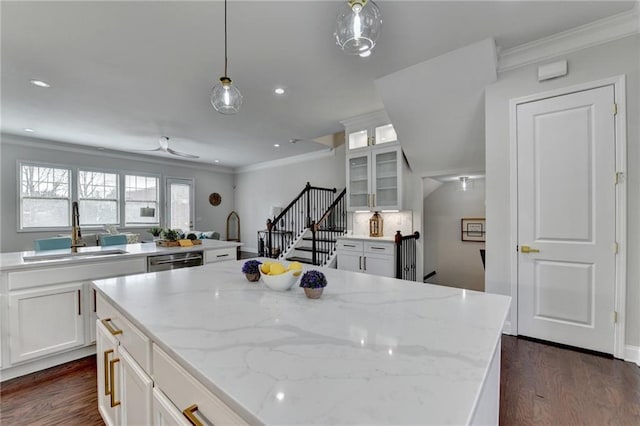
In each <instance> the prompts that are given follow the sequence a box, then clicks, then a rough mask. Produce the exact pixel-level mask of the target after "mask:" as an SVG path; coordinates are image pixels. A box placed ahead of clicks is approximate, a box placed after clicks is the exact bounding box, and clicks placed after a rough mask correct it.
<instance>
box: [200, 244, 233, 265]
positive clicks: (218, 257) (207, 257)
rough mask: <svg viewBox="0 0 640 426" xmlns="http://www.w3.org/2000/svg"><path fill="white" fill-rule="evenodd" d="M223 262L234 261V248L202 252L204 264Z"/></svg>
mask: <svg viewBox="0 0 640 426" xmlns="http://www.w3.org/2000/svg"><path fill="white" fill-rule="evenodd" d="M225 260H236V248H235V247H229V248H225V249H218V250H207V251H205V252H204V263H215V262H223V261H225Z"/></svg>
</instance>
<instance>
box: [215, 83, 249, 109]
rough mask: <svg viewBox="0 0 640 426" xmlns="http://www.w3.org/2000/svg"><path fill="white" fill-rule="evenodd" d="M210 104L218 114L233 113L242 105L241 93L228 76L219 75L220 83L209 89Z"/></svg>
mask: <svg viewBox="0 0 640 426" xmlns="http://www.w3.org/2000/svg"><path fill="white" fill-rule="evenodd" d="M211 105H213V108H214V109H215V110H216V111H218V112H219V113H220V114H227V115H229V114H235V113H237V112H238V111H239V110H240V106H241V105H242V94H241V93H240V90H238V88H237V87H236V86H234V85H233V82H232V81H231V79H230V78H229V77H220V83H218V84H216V85H215V86H213V90H211Z"/></svg>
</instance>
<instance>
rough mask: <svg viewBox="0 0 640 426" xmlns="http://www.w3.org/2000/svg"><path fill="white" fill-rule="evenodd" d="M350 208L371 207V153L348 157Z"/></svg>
mask: <svg viewBox="0 0 640 426" xmlns="http://www.w3.org/2000/svg"><path fill="white" fill-rule="evenodd" d="M347 161H348V166H347V172H348V176H347V178H348V179H349V189H348V194H347V196H348V201H349V205H348V208H350V209H357V208H365V209H366V208H368V207H369V194H370V192H369V154H363V155H360V156H353V157H347Z"/></svg>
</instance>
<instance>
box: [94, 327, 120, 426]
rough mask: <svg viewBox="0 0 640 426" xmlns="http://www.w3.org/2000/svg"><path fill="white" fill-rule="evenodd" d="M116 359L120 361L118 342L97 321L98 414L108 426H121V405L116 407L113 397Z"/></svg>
mask: <svg viewBox="0 0 640 426" xmlns="http://www.w3.org/2000/svg"><path fill="white" fill-rule="evenodd" d="M116 359H118V341H117V340H116V338H115V337H114V336H112V335H111V333H110V332H109V331H108V330H107V329H106V328H105V326H104V325H102V323H101V322H100V321H96V363H97V368H98V412H100V415H101V416H102V420H104V422H105V424H106V425H107V426H115V425H118V424H120V405H116V404H115V403H116V402H117V401H116V399H115V398H114V397H112V396H111V390H112V386H111V383H112V380H111V377H110V376H111V369H113V376H114V377H115V376H116V374H115V373H116V368H117V366H116V364H117V362H115V361H114V360H116ZM117 371H119V370H117ZM116 380H118V379H116ZM112 405H113V406H112Z"/></svg>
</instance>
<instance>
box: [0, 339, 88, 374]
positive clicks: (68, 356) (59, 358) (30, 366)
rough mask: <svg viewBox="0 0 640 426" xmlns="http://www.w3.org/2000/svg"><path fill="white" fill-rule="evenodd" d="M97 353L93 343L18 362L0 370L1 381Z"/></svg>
mask: <svg viewBox="0 0 640 426" xmlns="http://www.w3.org/2000/svg"><path fill="white" fill-rule="evenodd" d="M95 353H96V345H91V346H85V347H84V348H79V349H75V350H72V351H70V352H65V353H63V354H59V355H53V356H50V357H47V358H43V359H38V360H35V361H31V362H26V363H24V364H18V365H15V366H13V367H9V368H4V369H2V370H1V371H0V382H4V381H5V380H10V379H14V378H16V377H20V376H24V375H27V374H31V373H35V372H36V371H40V370H44V369H47V368H50V367H55V366H56V365H60V364H64V363H66V362H69V361H74V360H76V359H80V358H84V357H86V356H89V355H94V354H95Z"/></svg>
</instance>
